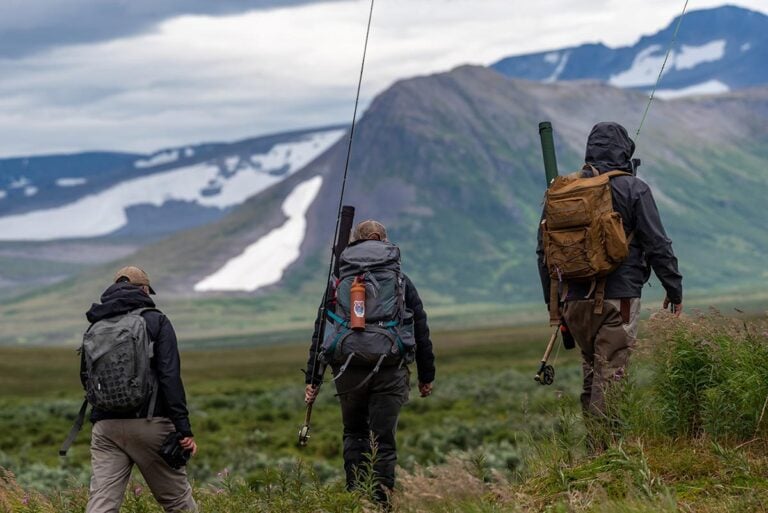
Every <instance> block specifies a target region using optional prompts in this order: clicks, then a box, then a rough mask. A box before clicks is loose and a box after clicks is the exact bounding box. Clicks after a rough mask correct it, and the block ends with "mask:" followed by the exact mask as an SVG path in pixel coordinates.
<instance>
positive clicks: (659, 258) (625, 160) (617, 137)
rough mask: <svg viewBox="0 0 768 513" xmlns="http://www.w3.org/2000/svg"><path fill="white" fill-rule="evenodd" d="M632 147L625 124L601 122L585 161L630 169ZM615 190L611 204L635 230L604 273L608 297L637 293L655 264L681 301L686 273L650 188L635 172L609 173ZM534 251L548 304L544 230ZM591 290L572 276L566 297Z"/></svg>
mask: <svg viewBox="0 0 768 513" xmlns="http://www.w3.org/2000/svg"><path fill="white" fill-rule="evenodd" d="M634 151H635V143H634V142H633V141H632V139H630V138H629V135H628V134H627V131H626V129H624V127H623V126H621V125H619V124H618V123H612V122H604V123H598V124H597V125H595V126H594V128H592V132H590V134H589V138H588V140H587V151H586V155H585V157H584V161H585V162H586V163H587V164H591V165H592V166H594V167H595V168H596V169H597V170H598V171H599V172H600V173H605V172H608V171H612V170H616V169H618V170H622V171H627V172H630V173H632V172H633V167H632V163H631V158H632V154H633V153H634ZM585 176H591V172H590V171H586V172H585ZM611 192H612V193H613V209H614V210H615V211H616V212H618V213H619V214H620V215H621V217H622V220H623V222H624V230H625V231H626V232H627V235H629V234H631V233H633V234H634V235H633V238H632V241H631V242H630V245H629V256H628V257H627V259H626V260H625V261H624V262H623V263H622V264H621V266H619V268H618V269H616V270H615V271H614V272H613V273H611V274H609V275H608V276H607V277H606V284H605V298H606V299H621V298H639V297H640V296H641V292H642V289H643V285H644V284H645V283H646V282H647V281H648V278H649V277H650V271H651V269H653V271H654V272H655V273H656V276H657V277H658V278H659V281H661V284H662V286H663V287H664V290H666V292H667V297H668V298H669V300H670V301H671V302H672V303H674V304H678V303H681V302H682V300H683V285H682V280H683V277H682V275H681V274H680V271H679V270H678V266H677V258H676V257H675V254H674V252H673V251H672V241H671V240H670V239H669V237H667V233H666V232H665V231H664V226H663V225H662V224H661V217H660V216H659V210H658V208H657V207H656V202H655V201H654V199H653V194H652V193H651V188H650V187H649V186H648V184H646V183H645V182H643V181H642V180H641V179H639V178H637V177H636V176H617V177H615V178H611ZM536 253H537V256H538V263H539V275H540V276H541V285H542V288H543V290H544V300H545V301H546V302H547V304H548V303H549V290H550V278H549V272H548V271H547V266H546V264H545V262H544V248H543V244H542V238H541V230H539V234H538V244H537V248H536ZM588 292H589V284H581V283H575V282H570V285H569V292H568V298H567V299H582V298H584V297H585V296H586V294H587V293H588Z"/></svg>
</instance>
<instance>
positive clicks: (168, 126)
mask: <svg viewBox="0 0 768 513" xmlns="http://www.w3.org/2000/svg"><path fill="white" fill-rule="evenodd" d="M723 3H724V2H722V1H717V0H691V1H690V3H689V10H693V9H700V8H705V7H711V6H717V5H722V4H723ZM728 3H730V4H735V5H740V6H744V7H748V8H751V9H754V10H758V11H761V12H765V13H768V2H766V1H765V0H733V1H730V2H728ZM682 4H683V1H679V2H678V1H671V0H537V1H536V2H527V1H522V0H377V2H376V8H375V11H374V21H373V31H372V34H371V41H370V48H369V61H368V64H367V68H366V75H365V79H364V83H363V100H364V102H365V103H367V102H368V101H370V99H371V98H372V97H373V96H374V95H375V94H377V93H379V92H381V91H382V90H383V89H385V88H386V87H388V86H389V85H391V84H392V82H394V81H395V80H397V79H399V78H407V77H410V76H414V75H420V74H425V73H432V72H437V71H444V70H448V69H451V68H453V67H455V66H458V65H460V64H465V63H473V64H490V63H492V62H495V61H496V60H498V59H500V58H503V57H505V56H509V55H514V54H520V53H527V52H532V51H541V50H548V49H553V48H559V47H562V46H570V45H576V44H580V43H584V42H598V41H600V42H603V43H605V44H607V45H609V46H623V45H628V44H632V43H634V42H635V41H637V39H639V37H640V36H642V35H644V34H650V33H653V32H656V31H657V30H659V29H661V28H663V27H665V26H667V25H668V24H669V23H670V22H671V20H672V19H673V18H674V17H675V16H677V15H678V14H679V12H680V9H682ZM368 8H369V1H368V0H337V1H333V0H110V1H104V0H33V1H30V0H3V1H2V3H0V134H2V137H1V138H0V156H19V155H32V154H41V153H54V152H73V151H84V150H121V151H136V152H152V151H155V150H158V149H161V148H163V147H168V146H175V145H183V144H191V143H198V142H210V141H229V140H235V139H240V138H245V137H250V136H255V135H262V134H268V133H274V132H279V131H285V130H291V129H299V128H306V127H311V126H321V125H327V124H336V123H347V122H349V121H350V118H351V115H352V107H353V102H354V92H355V87H356V80H357V74H358V72H359V67H360V57H361V53H362V43H363V38H364V35H365V22H366V21H367V15H368Z"/></svg>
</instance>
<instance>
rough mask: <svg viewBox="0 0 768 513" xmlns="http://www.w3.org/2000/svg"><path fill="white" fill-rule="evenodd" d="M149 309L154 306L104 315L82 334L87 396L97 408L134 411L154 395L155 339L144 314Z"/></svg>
mask: <svg viewBox="0 0 768 513" xmlns="http://www.w3.org/2000/svg"><path fill="white" fill-rule="evenodd" d="M148 310H153V309H152V308H142V309H139V310H134V311H132V312H129V313H127V314H124V315H118V316H115V317H110V318H107V319H102V320H100V321H98V322H95V323H93V324H92V325H91V327H90V328H88V331H86V332H85V335H83V345H82V349H81V350H82V352H83V359H84V361H85V372H86V381H85V397H86V398H87V399H88V402H89V403H90V404H92V405H93V407H94V408H97V409H99V410H104V411H112V412H129V411H135V410H138V409H140V408H141V407H142V406H144V404H146V402H147V401H148V400H150V399H151V398H152V397H153V395H154V392H155V391H156V389H157V386H156V380H155V374H154V372H152V370H151V368H150V362H151V360H152V356H153V352H154V343H153V342H152V341H151V340H150V338H149V333H148V332H147V323H146V321H145V320H144V317H142V315H141V314H142V313H144V312H146V311H148ZM152 409H154V408H152V407H151V406H150V410H152ZM150 413H151V411H150Z"/></svg>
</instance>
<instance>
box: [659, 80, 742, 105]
mask: <svg viewBox="0 0 768 513" xmlns="http://www.w3.org/2000/svg"><path fill="white" fill-rule="evenodd" d="M730 90H731V88H730V87H728V86H727V85H726V84H724V83H722V82H720V81H719V80H707V81H706V82H702V83H700V84H695V85H692V86H690V87H683V88H682V89H659V90H658V91H656V96H657V97H659V98H663V99H665V100H671V99H674V98H682V97H684V96H693V95H699V94H721V93H727V92H729V91H730Z"/></svg>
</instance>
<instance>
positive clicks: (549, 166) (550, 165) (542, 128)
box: [539, 121, 557, 187]
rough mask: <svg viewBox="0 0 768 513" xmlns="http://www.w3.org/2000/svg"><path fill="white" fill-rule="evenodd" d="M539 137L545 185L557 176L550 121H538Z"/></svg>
mask: <svg viewBox="0 0 768 513" xmlns="http://www.w3.org/2000/svg"><path fill="white" fill-rule="evenodd" d="M539 137H540V138H541V154H542V157H543V158H544V172H545V173H546V177H547V187H549V185H550V184H551V183H552V180H554V179H555V177H556V176H557V156H556V155H555V139H554V137H553V135H552V123H550V122H549V121H542V122H541V123H539Z"/></svg>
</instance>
